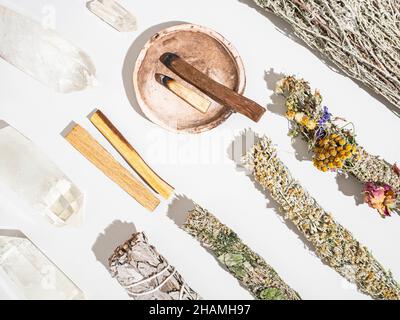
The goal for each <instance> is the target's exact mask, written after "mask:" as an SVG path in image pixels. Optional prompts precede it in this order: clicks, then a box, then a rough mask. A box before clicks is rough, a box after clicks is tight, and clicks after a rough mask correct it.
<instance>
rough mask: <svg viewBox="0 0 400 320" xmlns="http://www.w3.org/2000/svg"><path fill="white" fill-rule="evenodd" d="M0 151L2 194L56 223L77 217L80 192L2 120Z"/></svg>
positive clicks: (63, 222)
mask: <svg viewBox="0 0 400 320" xmlns="http://www.w3.org/2000/svg"><path fill="white" fill-rule="evenodd" d="M0 150H1V151H0V188H1V189H0V191H1V193H2V194H3V195H5V196H6V197H7V198H9V199H10V198H11V199H13V198H15V201H16V202H18V203H21V204H22V205H23V207H24V209H26V211H38V212H40V213H41V214H43V215H44V216H46V217H47V218H48V220H50V222H52V223H53V224H55V225H64V224H66V223H69V222H71V221H72V220H76V219H72V217H73V216H74V215H76V214H77V213H78V212H79V211H80V209H81V207H82V204H83V195H82V193H81V192H80V191H79V190H78V189H77V187H76V186H75V185H74V184H73V183H72V182H71V181H70V180H69V179H68V178H67V177H66V176H65V175H64V173H63V172H62V171H61V170H60V169H59V168H58V167H57V166H56V165H55V164H54V163H53V162H52V161H51V160H50V159H49V158H48V157H47V156H46V155H45V154H44V153H43V152H42V151H41V150H40V149H39V148H38V147H37V146H35V145H34V144H33V143H32V141H30V140H29V139H27V138H26V137H25V136H23V135H22V134H21V133H19V132H18V131H17V130H16V129H14V128H13V127H11V126H9V125H7V124H6V123H4V122H2V123H1V121H0Z"/></svg>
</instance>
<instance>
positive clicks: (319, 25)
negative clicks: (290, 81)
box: [254, 0, 400, 111]
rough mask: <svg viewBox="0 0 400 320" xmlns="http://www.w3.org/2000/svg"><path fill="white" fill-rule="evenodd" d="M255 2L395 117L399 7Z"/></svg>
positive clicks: (383, 1)
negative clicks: (387, 104)
mask: <svg viewBox="0 0 400 320" xmlns="http://www.w3.org/2000/svg"><path fill="white" fill-rule="evenodd" d="M254 1H255V2H256V3H257V4H258V5H259V6H261V7H262V8H264V9H266V10H269V11H271V12H272V13H274V14H275V15H277V16H279V17H281V18H283V19H284V20H286V21H287V22H288V23H290V25H291V26H292V27H293V29H294V32H295V34H296V35H297V36H298V37H300V38H301V39H302V40H303V41H305V42H306V43H307V44H308V45H309V46H310V47H312V48H314V49H317V50H318V51H319V52H321V53H322V54H323V55H324V56H325V57H327V58H329V59H330V60H331V61H332V62H333V63H335V64H336V65H337V66H338V67H340V68H341V69H342V70H343V71H344V72H345V73H346V74H348V75H349V76H351V77H353V78H355V79H357V80H360V81H362V82H363V83H364V84H366V85H367V86H369V87H370V88H372V89H373V90H374V91H375V92H377V93H378V94H381V95H383V96H384V97H385V98H386V99H387V100H388V101H390V102H391V103H392V104H394V106H395V107H397V109H398V110H399V111H400V42H399V39H400V1H398V0H363V1H359V0H335V1H325V0H254Z"/></svg>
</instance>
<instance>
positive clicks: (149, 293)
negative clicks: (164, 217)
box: [109, 233, 201, 300]
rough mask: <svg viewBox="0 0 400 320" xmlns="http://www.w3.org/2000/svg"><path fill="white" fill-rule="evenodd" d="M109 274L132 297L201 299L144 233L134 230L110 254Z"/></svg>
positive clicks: (136, 298) (138, 298)
mask: <svg viewBox="0 0 400 320" xmlns="http://www.w3.org/2000/svg"><path fill="white" fill-rule="evenodd" d="M109 262H110V272H111V275H112V276H113V277H114V278H116V279H117V280H118V282H119V283H120V284H121V286H122V287H124V288H125V289H126V291H127V292H128V294H129V295H130V296H131V297H132V298H133V299H134V300H200V299H201V297H200V296H199V295H198V294H197V293H196V292H194V291H193V290H192V289H191V288H190V287H189V286H188V285H187V284H186V283H185V281H184V280H183V278H182V276H181V275H180V274H179V273H178V272H177V271H176V269H175V268H174V267H173V266H171V265H170V264H169V263H168V261H167V260H165V258H164V257H162V256H161V255H160V254H159V253H158V252H157V250H156V249H155V248H154V247H153V246H151V245H150V244H149V243H148V240H147V238H146V236H145V235H144V233H136V234H134V235H133V236H132V238H130V239H129V240H128V241H126V242H125V243H124V244H122V245H121V246H119V247H118V248H117V249H115V251H114V254H113V255H112V256H111V257H110V260H109Z"/></svg>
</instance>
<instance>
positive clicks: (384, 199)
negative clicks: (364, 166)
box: [364, 182, 397, 217]
mask: <svg viewBox="0 0 400 320" xmlns="http://www.w3.org/2000/svg"><path fill="white" fill-rule="evenodd" d="M364 194H365V202H366V203H368V205H369V206H370V207H371V208H374V209H376V210H378V212H379V213H380V214H381V216H382V217H390V215H391V210H393V209H395V208H396V198H397V197H396V194H395V192H394V191H393V190H392V188H391V187H390V186H388V185H387V184H385V185H379V184H375V183H373V182H369V183H367V184H366V185H365V190H364Z"/></svg>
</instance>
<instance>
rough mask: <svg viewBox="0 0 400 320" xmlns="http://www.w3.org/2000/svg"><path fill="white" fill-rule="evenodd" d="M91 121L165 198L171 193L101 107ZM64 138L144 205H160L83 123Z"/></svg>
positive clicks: (166, 184) (150, 206) (148, 207)
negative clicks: (83, 126)
mask: <svg viewBox="0 0 400 320" xmlns="http://www.w3.org/2000/svg"><path fill="white" fill-rule="evenodd" d="M90 121H91V122H92V123H93V124H94V126H95V127H96V128H97V129H98V130H99V131H100V132H101V134H102V135H103V136H104V137H105V138H106V139H107V140H108V141H109V142H110V143H111V145H112V146H113V147H114V148H115V149H116V150H117V151H118V152H119V153H120V154H121V156H122V157H123V158H124V159H125V161H126V162H127V163H128V164H129V165H130V166H131V167H132V169H133V170H135V171H136V173H137V174H138V175H139V176H140V177H141V178H142V179H143V180H144V181H145V182H146V183H147V184H148V185H149V186H150V187H151V188H152V189H153V190H154V191H155V192H157V193H158V194H159V195H160V196H162V197H163V198H165V199H168V198H169V197H170V196H171V194H172V193H173V191H174V189H173V188H172V187H171V186H170V185H169V184H168V183H166V182H165V181H164V180H163V179H161V178H160V177H159V176H158V175H157V174H156V173H155V172H154V171H153V170H152V169H151V168H150V167H149V166H148V165H147V163H146V162H145V161H144V160H143V158H142V157H141V156H140V155H139V153H138V152H137V151H136V150H135V149H134V148H133V147H132V145H131V144H130V143H129V142H128V141H127V140H126V139H125V138H124V137H123V135H122V134H121V133H120V132H119V131H118V129H117V128H116V127H115V126H114V125H113V124H112V123H111V121H110V120H108V119H107V117H106V116H105V115H104V114H103V113H102V112H101V111H100V110H97V111H96V112H95V113H93V114H92V115H91V116H90ZM65 139H66V140H67V141H68V142H69V143H70V144H71V145H72V146H73V147H74V148H75V149H77V150H78V151H79V152H80V153H81V154H82V155H83V156H84V157H85V158H86V159H88V160H89V161H90V162H91V163H93V164H94V165H95V166H96V167H97V168H98V169H100V170H101V171H102V172H103V173H104V174H105V175H106V176H107V177H109V178H110V179H111V180H112V181H114V182H115V183H116V184H118V185H119V186H120V187H121V188H122V189H123V190H125V191H126V192H127V193H128V194H129V195H130V196H131V197H133V198H134V199H135V200H136V201H138V202H139V203H140V204H141V205H142V206H143V207H145V208H146V209H148V210H150V211H154V210H155V209H156V208H157V206H158V205H159V204H160V200H159V199H158V198H157V197H156V196H155V195H154V194H153V193H152V192H151V191H150V190H149V189H148V188H147V187H146V186H145V185H144V184H143V183H142V182H140V181H139V180H138V179H136V178H135V177H134V176H133V175H132V174H131V173H130V172H129V170H127V169H126V168H125V167H123V166H122V165H121V164H120V163H119V162H118V161H117V160H116V159H115V158H114V157H113V156H112V155H111V154H110V153H109V152H108V151H107V150H106V149H105V148H103V147H102V146H101V145H100V143H99V142H97V141H96V139H94V138H93V137H92V136H91V135H90V134H89V132H87V131H86V130H85V129H84V128H82V127H81V126H80V125H78V124H76V125H74V127H73V128H72V129H71V130H70V131H69V132H68V133H67V134H66V135H65Z"/></svg>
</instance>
